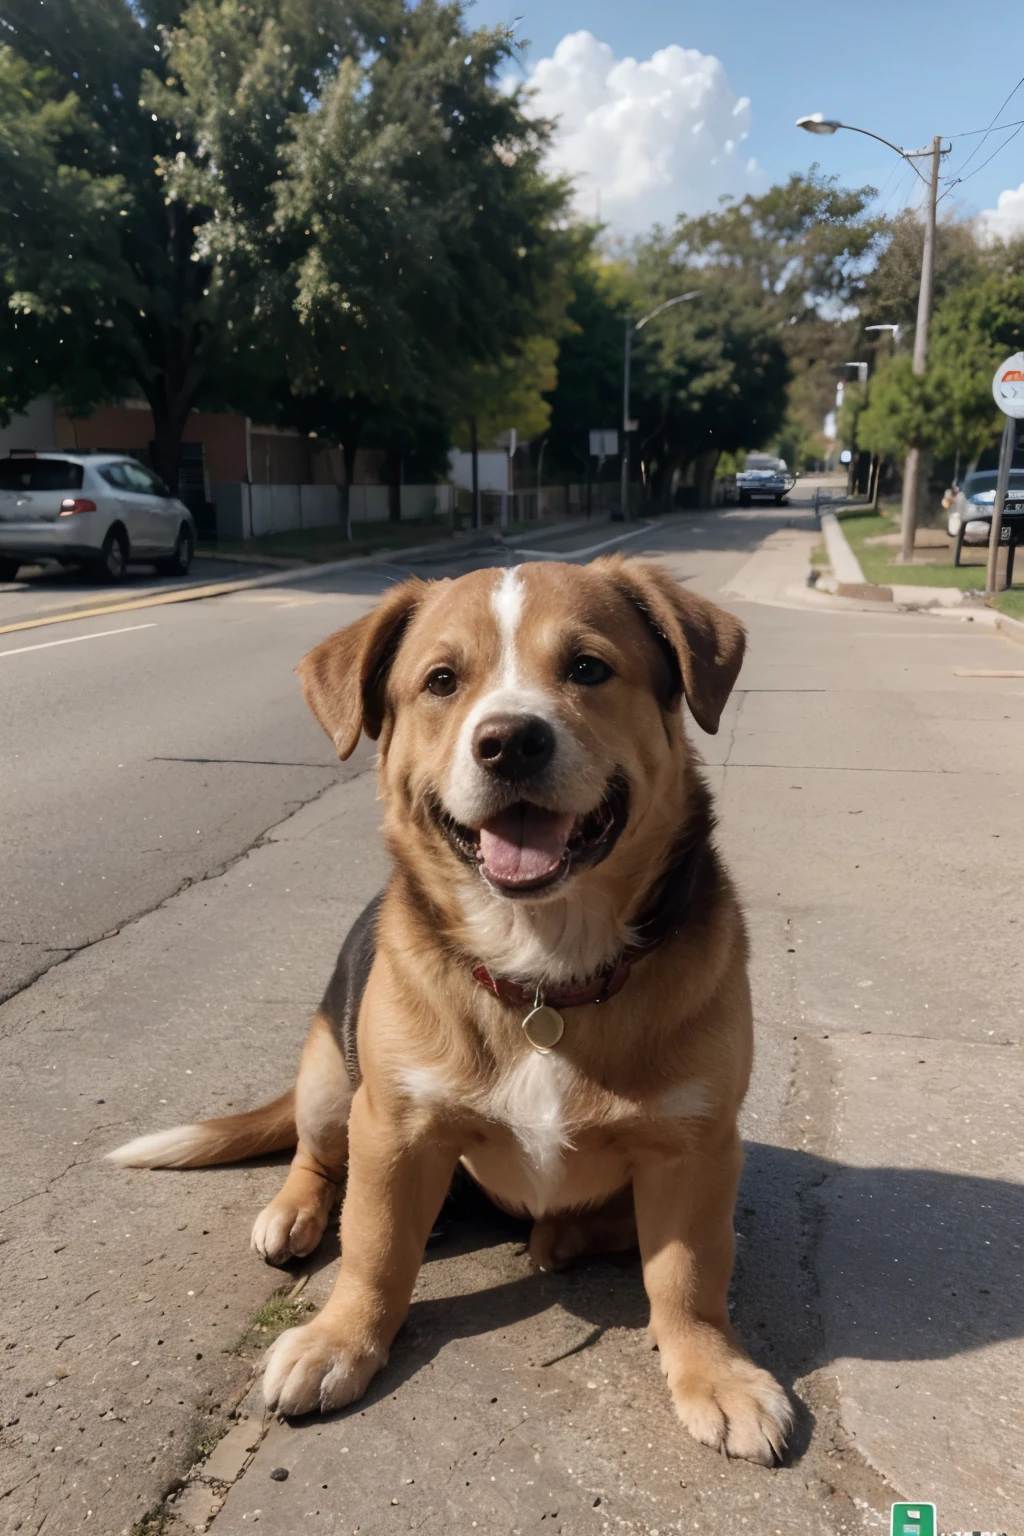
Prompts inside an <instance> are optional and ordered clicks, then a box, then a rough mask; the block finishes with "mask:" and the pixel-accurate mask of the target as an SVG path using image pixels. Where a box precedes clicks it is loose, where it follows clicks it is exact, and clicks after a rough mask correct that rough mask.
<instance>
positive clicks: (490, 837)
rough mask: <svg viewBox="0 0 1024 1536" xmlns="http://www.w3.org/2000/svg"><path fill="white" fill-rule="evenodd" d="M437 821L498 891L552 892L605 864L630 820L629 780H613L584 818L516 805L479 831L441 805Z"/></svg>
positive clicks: (526, 804)
mask: <svg viewBox="0 0 1024 1536" xmlns="http://www.w3.org/2000/svg"><path fill="white" fill-rule="evenodd" d="M435 816H436V820H437V823H438V825H439V827H440V828H441V830H442V832H443V833H444V835H445V837H446V838H447V839H448V842H449V843H450V844H451V846H452V848H453V849H454V850H455V852H456V853H457V854H458V855H459V857H460V858H461V859H462V860H463V861H464V862H465V863H467V864H474V865H475V866H476V867H477V868H478V869H479V871H480V873H481V874H482V875H483V877H484V879H485V880H486V881H487V882H488V884H490V885H493V886H495V887H496V888H497V889H498V890H500V891H503V892H505V893H507V894H509V895H519V894H526V893H529V892H537V891H546V890H550V889H551V887H553V886H555V885H558V884H559V883H560V882H561V881H562V880H564V879H565V878H566V877H567V876H568V875H569V874H570V873H572V872H573V871H574V870H577V869H582V868H584V867H587V866H592V865H594V864H600V863H601V861H602V859H606V858H607V857H608V855H609V854H610V853H611V851H612V849H613V848H614V846H615V843H616V841H617V840H618V837H619V834H620V832H621V831H622V829H623V827H624V826H625V825H626V821H627V819H628V817H629V790H628V788H627V786H626V784H625V781H624V780H622V779H620V778H615V779H613V780H611V782H610V783H609V785H608V789H607V792H606V794H605V796H604V799H603V800H602V801H601V803H600V805H599V806H598V807H597V809H596V810H594V811H590V812H588V814H587V815H585V816H574V815H571V814H570V815H563V814H561V813H560V812H558V811H549V810H546V809H545V808H544V807H543V806H540V805H533V804H532V803H531V802H530V801H529V800H517V801H516V802H515V804H514V805H510V806H507V807H506V808H505V809H504V810H503V811H499V812H498V813H497V814H496V815H494V816H491V817H489V818H488V819H487V820H486V821H485V822H484V823H483V825H482V826H481V827H480V829H479V830H478V831H474V830H473V828H472V827H464V826H463V825H462V824H461V822H458V821H455V820H454V819H453V818H452V817H451V816H449V815H448V814H447V812H446V811H445V810H444V809H443V808H442V807H441V806H437V807H436V810H435Z"/></svg>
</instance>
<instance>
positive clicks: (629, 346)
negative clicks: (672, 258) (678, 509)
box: [619, 288, 700, 518]
mask: <svg viewBox="0 0 1024 1536" xmlns="http://www.w3.org/2000/svg"><path fill="white" fill-rule="evenodd" d="M699 297H700V289H699V288H692V289H691V290H690V292H689V293H677V294H676V296H675V298H674V299H666V300H665V302H664V304H658V305H656V306H655V307H654V309H652V310H650V312H649V313H648V314H646V315H644V317H643V319H642V320H637V321H633V320H631V319H630V318H629V316H628V315H627V316H626V347H625V354H624V358H623V364H622V467H621V481H620V486H619V498H620V501H621V504H622V515H623V517H626V518H628V516H629V434H630V432H631V431H632V430H633V428H632V425H631V422H630V415H629V376H630V369H631V367H632V363H633V333H634V332H635V331H641V330H643V328H644V326H645V325H646V324H647V322H648V320H653V319H654V318H655V316H656V315H661V314H664V312H665V310H666V309H671V308H672V307H673V305H675V304H686V303H688V302H689V300H690V299H696V298H699Z"/></svg>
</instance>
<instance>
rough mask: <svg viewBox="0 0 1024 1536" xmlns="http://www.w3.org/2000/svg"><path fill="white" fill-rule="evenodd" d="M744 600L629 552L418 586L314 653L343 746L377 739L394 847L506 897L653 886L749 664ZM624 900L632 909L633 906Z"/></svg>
mask: <svg viewBox="0 0 1024 1536" xmlns="http://www.w3.org/2000/svg"><path fill="white" fill-rule="evenodd" d="M743 647H744V632H743V628H742V626H741V625H740V624H739V622H738V621H737V620H736V619H734V618H733V617H732V616H731V615H730V614H727V613H725V612H724V611H723V610H721V609H719V608H717V607H715V606H714V604H712V603H710V602H708V601H707V600H706V599H704V598H702V597H698V596H697V595H696V594H695V593H692V592H690V591H687V590H686V589H685V588H683V587H680V586H678V585H677V584H676V583H675V582H674V581H673V580H672V579H671V578H670V577H669V576H667V575H666V574H665V573H664V572H663V571H662V570H661V569H659V568H658V567H657V566H654V565H648V564H645V563H644V562H642V561H639V560H627V559H623V558H622V557H620V556H615V557H612V558H610V559H603V560H597V561H595V562H593V563H592V564H591V565H587V566H574V565H563V564H558V563H554V562H552V563H550V564H547V563H545V564H536V565H522V566H517V567H514V568H512V569H509V570H484V571H476V572H474V573H472V574H470V575H467V576H463V577H461V578H460V579H459V580H457V581H440V582H430V583H426V582H422V581H418V580H414V581H408V582H405V583H403V584H402V585H400V586H397V587H395V588H393V589H392V591H391V592H389V593H388V594H387V596H386V597H385V598H384V599H383V600H382V601H381V603H380V604H379V605H378V606H377V608H375V609H374V611H373V612H372V613H370V614H368V615H367V616H366V617H365V618H363V619H359V620H358V621H357V622H356V623H355V624H352V625H350V626H349V627H348V628H347V629H344V630H341V631H339V633H337V634H335V635H332V636H331V637H330V638H329V639H328V640H326V641H324V643H323V644H322V645H320V646H318V647H317V648H316V650H314V651H312V652H311V653H310V654H309V655H308V656H307V657H306V658H305V659H304V661H303V662H302V663H301V664H300V666H299V669H298V670H299V675H300V678H301V680H302V685H303V688H304V690H305V694H306V698H307V701H308V703H309V705H310V708H311V709H312V711H313V713H314V714H315V715H316V717H317V719H318V720H319V721H320V723H321V725H322V726H323V727H324V729H325V730H326V731H327V733H328V735H329V736H330V737H331V738H332V740H333V741H334V743H335V746H336V748H337V751H338V755H339V757H342V758H344V757H347V756H348V755H349V754H350V753H351V752H352V751H353V750H354V748H355V746H356V743H357V742H358V740H359V736H360V732H362V731H365V732H366V734H367V735H368V736H370V737H371V738H373V739H375V740H379V742H380V757H381V765H382V768H381V771H382V778H383V785H384V799H385V804H386V830H387V834H388V840H389V843H390V846H391V848H392V851H393V852H394V853H395V854H396V856H397V857H398V858H399V859H402V860H405V861H408V862H410V863H412V864H413V865H415V866H416V867H417V868H418V869H419V870H420V873H421V881H422V879H423V873H424V871H425V870H426V869H427V868H428V867H429V870H430V871H431V874H432V878H431V879H430V881H429V884H430V885H431V886H433V885H434V884H435V881H436V879H437V878H438V877H439V878H440V879H441V880H442V881H444V882H445V883H447V885H448V886H449V887H452V886H453V885H454V887H455V888H456V889H458V888H461V887H463V885H464V882H466V881H471V882H472V883H473V884H474V886H475V887H477V888H479V887H480V886H481V885H482V887H483V888H484V889H485V890H486V892H487V893H488V895H489V896H493V897H495V898H497V899H499V900H500V901H501V902H503V903H527V904H538V903H546V902H551V901H553V900H554V899H555V898H556V897H557V896H558V895H559V894H561V893H564V891H565V890H566V889H567V888H569V887H576V886H579V887H581V888H591V887H594V886H595V883H598V882H601V881H604V882H607V881H608V880H613V881H621V880H622V879H623V878H624V877H626V878H627V884H628V877H629V875H630V872H633V873H634V875H635V876H636V877H640V876H641V875H644V874H646V878H647V879H648V880H650V878H651V876H652V875H654V874H656V872H657V870H658V868H660V865H661V862H662V861H663V858H664V855H665V854H666V853H667V851H668V846H669V844H670V842H671V840H672V838H673V836H674V835H676V834H677V833H678V830H679V828H680V827H681V826H682V825H683V823H684V821H685V816H686V806H685V804H684V800H685V793H686V785H687V778H686V769H687V765H688V763H689V750H688V748H687V745H686V740H685V735H684V733H683V730H682V725H681V710H680V704H681V700H682V698H683V697H684V696H685V698H686V701H687V703H688V705H689V708H690V712H691V713H692V715H693V717H694V719H695V720H696V721H697V723H698V724H699V725H700V726H701V727H702V728H703V729H704V730H705V731H709V732H714V731H716V730H717V729H718V722H719V718H720V716H721V713H722V709H723V707H724V705H725V702H726V699H727V698H728V695H729V692H730V690H731V689H732V686H733V684H734V682H735V680H736V677H737V674H738V672H739V669H740V665H741V663H742V659H743ZM620 904H621V903H620Z"/></svg>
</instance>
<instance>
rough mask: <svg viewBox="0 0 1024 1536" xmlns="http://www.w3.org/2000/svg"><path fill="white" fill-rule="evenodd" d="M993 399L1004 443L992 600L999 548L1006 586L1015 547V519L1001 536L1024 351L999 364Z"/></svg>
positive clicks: (991, 548) (1023, 413)
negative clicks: (1004, 562)
mask: <svg viewBox="0 0 1024 1536" xmlns="http://www.w3.org/2000/svg"><path fill="white" fill-rule="evenodd" d="M992 397H993V399H994V400H995V402H996V405H998V407H999V409H1000V410H1001V411H1002V412H1003V415H1004V416H1005V417H1006V425H1005V427H1004V428H1003V441H1002V445H1001V447H1000V449H999V474H998V476H997V478H996V499H995V502H994V503H993V506H992V528H991V531H990V533H989V538H988V568H987V571H986V574H985V596H986V597H994V596H995V594H996V583H997V581H998V566H999V549H1000V546H1001V545H1002V544H1005V545H1006V548H1007V576H1006V584H1007V586H1009V584H1010V581H1011V580H1012V575H1013V554H1014V550H1015V548H1016V544H1017V534H1018V524H1017V522H1016V520H1015V521H1014V523H1013V524H1012V525H1007V527H1006V529H1005V534H1006V536H1005V537H1004V529H1003V507H1004V506H1005V504H1006V492H1007V488H1008V486H1009V484H1010V469H1011V468H1012V465H1013V451H1014V448H1015V447H1016V446H1017V422H1018V421H1020V420H1021V419H1024V352H1015V353H1014V354H1013V356H1012V357H1008V358H1006V359H1005V361H1004V362H1002V363H1000V364H999V367H998V368H997V369H996V372H995V377H994V378H993V380H992Z"/></svg>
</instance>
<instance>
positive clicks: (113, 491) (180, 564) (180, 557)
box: [0, 450, 196, 581]
mask: <svg viewBox="0 0 1024 1536" xmlns="http://www.w3.org/2000/svg"><path fill="white" fill-rule="evenodd" d="M195 547H196V528H195V523H194V522H193V521H192V514H191V513H190V512H189V510H188V508H187V507H186V506H185V505H184V504H183V503H182V502H180V501H179V500H178V499H177V497H176V496H172V495H171V493H170V491H169V490H168V489H167V487H166V486H165V485H164V483H163V482H162V481H161V480H159V479H158V478H157V476H156V475H154V474H153V472H152V470H149V469H146V468H145V467H144V466H143V465H142V464H140V463H139V462H138V460H137V459H130V458H128V457H127V456H126V455H125V454H123V453H60V452H58V451H56V450H55V451H53V452H47V453H35V452H31V451H29V450H22V451H21V452H19V451H17V450H15V451H14V452H13V453H12V454H11V455H10V456H9V457H8V458H6V459H0V581H13V580H14V578H15V577H16V576H17V574H18V571H19V569H20V567H21V566H23V565H34V564H35V563H36V562H37V561H39V560H58V561H59V562H60V564H61V565H85V566H86V567H87V568H88V569H90V570H92V571H94V572H95V574H96V575H97V576H98V577H100V578H102V580H104V581H119V580H120V579H121V577H122V576H123V575H124V572H125V567H126V566H127V564H128V562H129V561H130V560H131V561H140V562H144V563H146V564H147V565H155V566H156V567H157V569H158V570H160V571H165V572H167V573H168V574H172V575H175V576H185V575H187V574H188V568H189V566H190V565H191V563H192V555H193V553H194V552H195Z"/></svg>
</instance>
